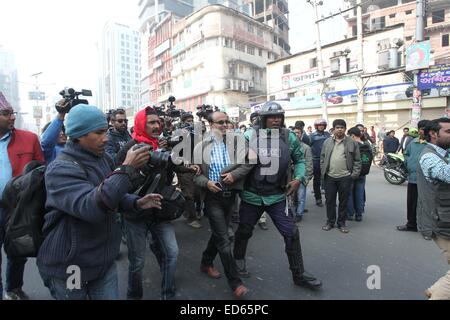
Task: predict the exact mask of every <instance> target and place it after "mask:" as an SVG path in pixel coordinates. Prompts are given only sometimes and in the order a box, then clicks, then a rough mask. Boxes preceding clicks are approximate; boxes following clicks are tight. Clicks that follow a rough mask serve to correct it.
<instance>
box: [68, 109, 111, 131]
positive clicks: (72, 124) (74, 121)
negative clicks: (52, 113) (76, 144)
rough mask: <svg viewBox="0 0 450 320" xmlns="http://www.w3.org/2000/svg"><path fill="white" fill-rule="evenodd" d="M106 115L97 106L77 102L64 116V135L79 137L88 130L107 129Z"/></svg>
mask: <svg viewBox="0 0 450 320" xmlns="http://www.w3.org/2000/svg"><path fill="white" fill-rule="evenodd" d="M107 128H108V122H107V121H106V116H105V115H104V114H103V112H101V111H100V109H98V108H97V107H94V106H89V105H87V104H79V105H77V106H75V107H73V108H72V109H71V110H70V112H69V114H68V115H67V118H66V135H67V136H68V137H69V138H71V139H77V138H80V137H82V136H84V135H86V134H88V133H89V132H93V131H96V130H99V129H107Z"/></svg>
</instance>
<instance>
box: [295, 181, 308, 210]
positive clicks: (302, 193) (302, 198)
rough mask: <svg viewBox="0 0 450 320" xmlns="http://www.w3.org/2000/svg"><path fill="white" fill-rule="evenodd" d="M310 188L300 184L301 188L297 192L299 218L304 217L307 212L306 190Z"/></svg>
mask: <svg viewBox="0 0 450 320" xmlns="http://www.w3.org/2000/svg"><path fill="white" fill-rule="evenodd" d="M307 188H308V187H307V186H305V185H304V184H303V183H301V184H300V188H298V191H297V199H298V205H297V212H296V213H297V216H299V217H302V216H303V213H304V211H305V207H306V189H307Z"/></svg>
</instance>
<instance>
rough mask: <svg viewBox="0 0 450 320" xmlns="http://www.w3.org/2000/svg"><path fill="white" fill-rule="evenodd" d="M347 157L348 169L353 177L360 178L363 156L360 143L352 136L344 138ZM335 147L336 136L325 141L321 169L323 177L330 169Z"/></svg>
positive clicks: (321, 155) (321, 156)
mask: <svg viewBox="0 0 450 320" xmlns="http://www.w3.org/2000/svg"><path fill="white" fill-rule="evenodd" d="M344 148H345V158H346V160H347V169H348V170H349V171H350V172H351V176H352V178H353V179H358V177H359V174H360V173H361V156H360V153H359V146H358V144H357V143H356V142H355V141H354V140H353V139H352V138H350V137H347V136H346V137H345V138H344ZM333 149H334V138H333V137H331V138H328V139H327V140H325V142H324V143H323V147H322V153H321V154H320V170H321V173H322V179H324V178H325V175H326V174H327V173H328V170H329V169H330V159H331V154H332V153H333Z"/></svg>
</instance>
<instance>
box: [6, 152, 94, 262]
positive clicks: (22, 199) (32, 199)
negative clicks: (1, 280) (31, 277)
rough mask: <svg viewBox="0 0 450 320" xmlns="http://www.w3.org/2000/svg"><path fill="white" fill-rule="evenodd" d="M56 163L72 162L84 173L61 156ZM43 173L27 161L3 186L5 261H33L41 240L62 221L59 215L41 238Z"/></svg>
mask: <svg viewBox="0 0 450 320" xmlns="http://www.w3.org/2000/svg"><path fill="white" fill-rule="evenodd" d="M57 159H61V160H70V161H73V162H75V163H76V164H77V165H79V166H80V167H81V168H82V169H83V171H85V172H86V170H85V168H84V167H83V166H82V165H81V164H80V163H79V162H77V161H76V160H75V159H74V158H72V157H71V156H69V155H67V154H63V153H61V154H59V155H58V157H57ZM46 169H47V167H46V166H45V165H42V164H41V163H40V162H38V161H31V162H30V163H28V164H27V165H26V166H25V168H24V169H23V172H22V173H21V174H20V175H19V176H17V177H15V178H13V179H12V180H10V181H9V182H8V183H7V184H6V187H5V189H4V191H3V196H2V206H3V207H4V209H5V214H6V221H5V222H6V223H5V241H4V249H5V252H6V254H7V255H8V256H9V257H22V258H27V257H36V256H37V253H38V251H39V248H40V246H41V244H42V242H43V241H44V239H45V236H46V235H47V234H48V232H49V231H51V230H52V229H53V228H54V227H56V225H57V224H58V223H59V221H60V220H61V218H62V215H61V216H60V217H59V219H56V220H55V221H54V223H53V224H52V225H51V226H49V227H48V228H47V231H46V233H45V234H44V232H43V230H42V229H43V226H44V216H45V214H46V213H47V211H46V209H45V201H46V199H47V190H46V188H45V170H46Z"/></svg>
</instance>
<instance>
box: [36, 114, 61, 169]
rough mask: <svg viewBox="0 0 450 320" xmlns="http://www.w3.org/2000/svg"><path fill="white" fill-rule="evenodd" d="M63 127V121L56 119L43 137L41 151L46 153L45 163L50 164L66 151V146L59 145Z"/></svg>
mask: <svg viewBox="0 0 450 320" xmlns="http://www.w3.org/2000/svg"><path fill="white" fill-rule="evenodd" d="M62 126H63V121H62V120H60V119H59V118H58V117H56V118H55V119H54V120H53V121H52V122H51V123H50V125H49V126H48V127H47V129H46V130H45V131H44V133H43V134H42V137H41V149H42V152H43V153H44V158H45V162H47V164H49V163H50V162H52V161H53V160H55V158H56V156H57V155H58V154H59V153H60V152H61V150H63V149H64V145H57V144H56V143H57V142H58V139H59V134H60V132H61V129H62Z"/></svg>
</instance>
